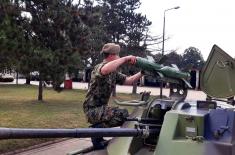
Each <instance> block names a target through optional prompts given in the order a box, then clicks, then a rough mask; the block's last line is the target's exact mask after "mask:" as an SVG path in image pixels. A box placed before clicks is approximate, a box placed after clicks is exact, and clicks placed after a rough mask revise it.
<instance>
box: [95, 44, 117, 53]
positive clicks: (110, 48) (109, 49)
mask: <svg viewBox="0 0 235 155" xmlns="http://www.w3.org/2000/svg"><path fill="white" fill-rule="evenodd" d="M119 52H120V46H119V45H118V44H115V43H107V44H104V46H103V48H102V51H101V52H100V53H109V54H119Z"/></svg>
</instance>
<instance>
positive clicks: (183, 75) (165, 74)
mask: <svg viewBox="0 0 235 155" xmlns="http://www.w3.org/2000/svg"><path fill="white" fill-rule="evenodd" d="M136 59H137V60H136V64H135V66H136V67H138V68H141V69H142V70H144V71H148V72H150V73H153V74H156V73H157V74H158V75H159V76H160V77H161V78H170V79H176V80H183V81H184V83H185V84H186V85H187V86H188V87H190V88H191V87H192V86H191V85H190V83H189V82H188V80H190V74H189V73H187V72H182V71H180V70H179V69H178V67H177V66H174V67H170V66H164V65H162V64H158V63H155V62H151V61H149V60H148V59H145V58H141V57H136Z"/></svg>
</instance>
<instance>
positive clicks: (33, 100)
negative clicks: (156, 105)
mask: <svg viewBox="0 0 235 155" xmlns="http://www.w3.org/2000/svg"><path fill="white" fill-rule="evenodd" d="M37 94H38V88H37V87H36V86H26V85H0V96H1V97H0V127H17V128H79V127H87V126H88V123H87V122H86V119H85V116H84V113H83V109H82V103H83V100H84V97H85V94H86V91H84V90H64V91H62V92H60V93H57V92H55V91H53V90H52V89H50V88H47V89H44V92H43V98H44V101H41V102H40V101H37ZM117 96H118V97H120V98H121V99H124V100H130V99H136V98H137V97H138V96H135V95H128V94H118V95H117ZM110 104H112V100H110ZM48 140H51V139H32V140H25V139H24V140H1V141H0V153H3V152H7V151H11V150H16V149H19V148H23V147H27V146H31V145H35V144H38V143H42V142H45V141H48Z"/></svg>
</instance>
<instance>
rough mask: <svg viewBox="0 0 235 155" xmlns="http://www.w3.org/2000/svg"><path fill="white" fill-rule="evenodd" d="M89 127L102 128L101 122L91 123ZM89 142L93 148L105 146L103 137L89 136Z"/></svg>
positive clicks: (98, 148)
mask: <svg viewBox="0 0 235 155" xmlns="http://www.w3.org/2000/svg"><path fill="white" fill-rule="evenodd" d="M90 128H104V127H103V125H102V124H93V125H91V126H90ZM91 142H92V144H93V147H94V149H95V150H101V149H104V148H105V147H106V146H107V143H105V142H106V140H104V138H103V137H91Z"/></svg>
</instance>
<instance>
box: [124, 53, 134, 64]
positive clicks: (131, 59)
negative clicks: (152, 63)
mask: <svg viewBox="0 0 235 155" xmlns="http://www.w3.org/2000/svg"><path fill="white" fill-rule="evenodd" d="M125 58H126V62H128V63H130V64H132V65H134V64H135V63H136V57H135V56H133V55H129V56H126V57H125Z"/></svg>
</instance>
